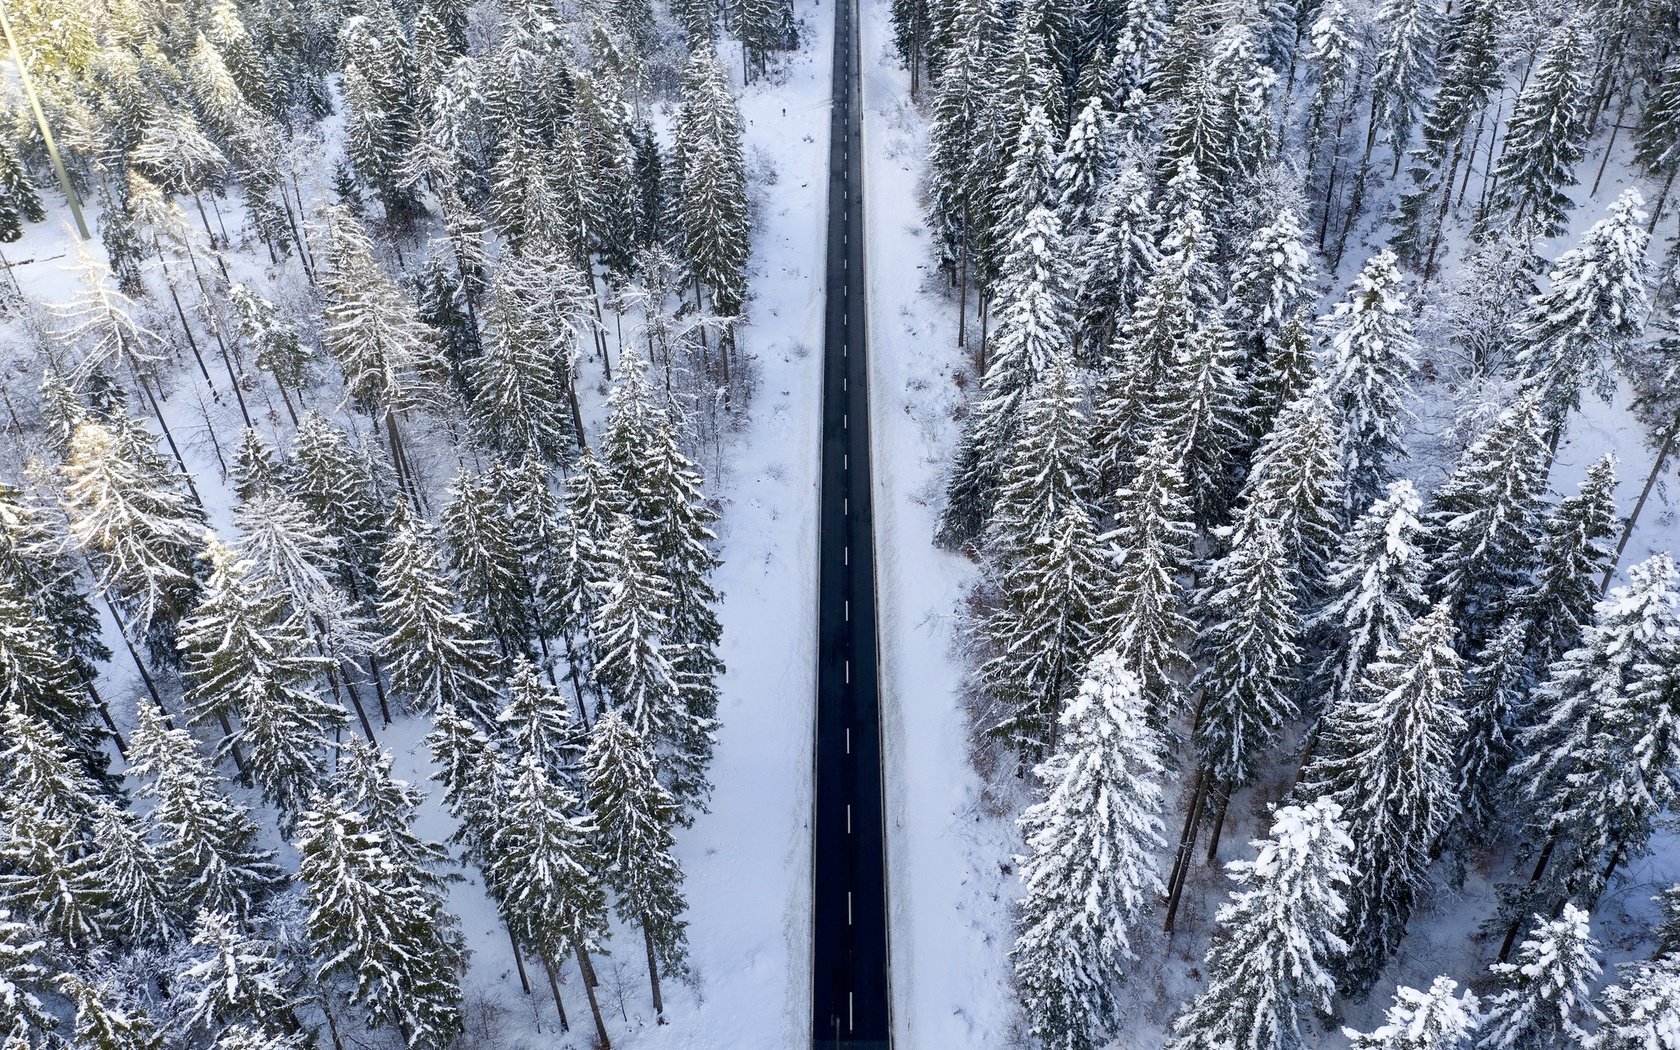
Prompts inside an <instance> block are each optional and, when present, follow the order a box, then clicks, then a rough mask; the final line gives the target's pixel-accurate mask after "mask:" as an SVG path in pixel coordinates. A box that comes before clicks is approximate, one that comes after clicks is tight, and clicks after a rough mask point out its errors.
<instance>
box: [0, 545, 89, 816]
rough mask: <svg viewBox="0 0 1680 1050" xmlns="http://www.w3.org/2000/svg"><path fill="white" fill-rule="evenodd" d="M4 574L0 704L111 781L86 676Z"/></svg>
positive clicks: (0, 615)
mask: <svg viewBox="0 0 1680 1050" xmlns="http://www.w3.org/2000/svg"><path fill="white" fill-rule="evenodd" d="M0 542H3V541H0ZM0 557H3V555H0ZM5 576H6V574H5V573H4V571H3V570H0V704H15V705H17V707H18V708H19V710H21V711H22V712H23V713H24V714H25V715H27V716H29V717H31V718H34V719H38V720H39V721H40V722H42V723H43V724H45V725H46V726H48V727H49V728H50V729H52V730H53V732H55V733H56V734H58V736H59V738H60V740H62V742H63V744H64V746H65V747H66V748H68V749H69V750H70V751H71V753H72V754H74V755H75V758H76V761H77V763H78V764H79V765H80V766H81V767H82V769H83V771H85V772H86V773H87V775H88V776H89V777H92V778H93V779H94V780H95V781H96V782H98V783H100V784H103V785H105V786H106V787H107V788H112V787H114V786H115V781H114V780H113V778H112V777H111V774H110V770H109V767H110V758H109V756H108V755H107V754H106V752H105V749H104V745H105V741H106V740H107V739H109V738H110V736H111V733H110V731H109V730H108V729H107V728H106V727H105V726H104V725H101V724H99V722H98V721H97V719H98V717H99V715H98V712H99V708H98V707H97V706H96V705H95V704H94V702H93V697H92V696H91V695H90V694H89V693H88V691H87V690H86V688H85V684H84V682H85V680H78V675H77V672H76V670H75V668H74V666H73V665H72V664H71V663H70V662H68V661H66V660H65V659H64V658H63V657H62V656H61V655H60V653H61V650H60V648H59V646H58V642H57V639H55V638H54V637H53V631H52V628H51V627H50V626H49V625H48V624H47V623H46V622H44V621H43V620H42V619H40V617H39V616H38V615H37V613H36V611H35V610H34V609H32V608H31V607H30V605H29V603H28V601H27V600H26V599H25V598H24V594H23V592H20V591H17V590H15V589H14V587H15V584H14V583H13V582H12V580H11V579H7V578H5ZM78 597H79V595H78ZM37 600H45V601H51V600H52V599H51V598H50V597H47V596H37Z"/></svg>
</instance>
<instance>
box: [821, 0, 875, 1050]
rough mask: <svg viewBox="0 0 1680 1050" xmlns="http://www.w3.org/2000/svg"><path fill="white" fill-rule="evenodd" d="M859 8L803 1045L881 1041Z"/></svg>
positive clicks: (839, 307)
mask: <svg viewBox="0 0 1680 1050" xmlns="http://www.w3.org/2000/svg"><path fill="white" fill-rule="evenodd" d="M861 96H862V92H861V91H860V89H859V87H858V46H857V0H836V10H835V32H834V103H833V108H832V118H831V120H832V123H831V128H830V143H831V145H830V155H829V182H828V275H827V312H826V315H825V321H824V326H825V334H824V338H823V358H824V365H823V423H822V511H821V517H820V521H821V526H820V527H821V537H820V543H819V550H820V554H819V558H820V559H821V564H820V566H819V568H818V585H817V587H818V591H817V622H818V628H817V630H818V635H817V641H818V649H817V719H816V740H815V755H814V766H815V780H816V792H815V800H814V803H813V814H812V830H811V850H812V879H811V881H812V911H813V915H812V938H811V1045H812V1047H813V1048H814V1050H815V1048H823V1047H827V1048H831V1050H832V1048H835V1047H847V1048H852V1050H865V1048H871V1050H873V1048H886V1047H889V1046H890V1045H891V1042H892V1025H891V1017H890V995H889V991H888V963H887V887H886V835H885V831H884V819H883V816H884V811H883V806H882V787H881V705H880V691H879V683H878V678H877V673H876V648H875V547H874V519H873V516H872V514H871V500H870V486H869V373H868V366H867V359H866V358H865V356H864V353H865V349H866V347H865V340H864V332H865V317H866V313H865V305H864V287H865V281H864V274H863V164H862V160H863V139H862V124H861V116H862V114H861V107H862V99H861Z"/></svg>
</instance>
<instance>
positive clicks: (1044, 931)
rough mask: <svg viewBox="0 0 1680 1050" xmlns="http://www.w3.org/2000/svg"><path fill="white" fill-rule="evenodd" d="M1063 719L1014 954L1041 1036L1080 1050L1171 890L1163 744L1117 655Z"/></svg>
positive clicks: (1112, 1016) (1032, 816) (1032, 847)
mask: <svg viewBox="0 0 1680 1050" xmlns="http://www.w3.org/2000/svg"><path fill="white" fill-rule="evenodd" d="M1060 722H1061V727H1062V729H1061V733H1060V735H1059V739H1058V741H1057V744H1056V747H1055V750H1054V752H1053V753H1052V755H1051V756H1050V758H1049V759H1048V760H1046V761H1045V762H1042V763H1040V764H1039V765H1038V767H1037V768H1036V770H1035V771H1034V772H1035V773H1036V775H1037V777H1038V779H1039V781H1040V782H1041V783H1042V784H1043V785H1044V796H1043V798H1042V799H1040V800H1039V801H1038V802H1036V803H1034V804H1033V805H1032V806H1030V807H1028V809H1027V811H1026V812H1025V813H1024V814H1022V816H1021V819H1020V827H1021V830H1022V832H1023V834H1024V836H1025V838H1026V843H1027V849H1028V851H1029V852H1028V854H1027V855H1026V856H1023V857H1019V858H1017V863H1018V864H1020V866H1021V878H1022V881H1023V882H1024V883H1025V884H1026V896H1025V898H1024V899H1023V900H1022V903H1021V916H1020V919H1019V921H1018V924H1017V931H1018V932H1017V936H1016V940H1015V946H1014V948H1013V949H1012V950H1011V953H1010V954H1011V955H1012V957H1013V958H1014V963H1015V974H1016V980H1017V981H1018V982H1019V984H1020V987H1021V993H1022V998H1023V1005H1024V1007H1025V1009H1026V1012H1027V1016H1028V1019H1029V1023H1030V1025H1031V1027H1032V1032H1033V1034H1034V1035H1035V1036H1037V1037H1038V1039H1039V1040H1040V1041H1041V1042H1042V1043H1043V1044H1044V1045H1045V1046H1055V1047H1065V1048H1068V1050H1081V1048H1087V1047H1095V1046H1097V1045H1100V1041H1101V1039H1102V1037H1103V1036H1104V1035H1105V1034H1106V1033H1107V1032H1109V1031H1111V1030H1113V1028H1114V1026H1115V1025H1116V1023H1117V1022H1118V1020H1119V1006H1120V1004H1119V1001H1118V999H1117V992H1118V991H1119V984H1120V982H1121V980H1123V978H1124V977H1125V969H1124V967H1125V964H1126V963H1127V962H1129V961H1130V960H1131V959H1133V958H1135V954H1134V953H1133V951H1132V949H1131V932H1130V928H1131V927H1132V926H1133V925H1134V924H1135V923H1136V922H1137V920H1138V918H1139V917H1140V915H1141V913H1142V912H1143V910H1144V909H1145V908H1146V907H1148V906H1149V904H1150V902H1151V898H1152V897H1153V895H1154V894H1158V893H1161V892H1162V891H1163V889H1164V887H1163V886H1162V885H1161V880H1160V877H1159V875H1158V874H1157V872H1156V858H1157V856H1158V855H1159V853H1160V851H1161V849H1162V848H1163V847H1164V846H1165V844H1166V841H1165V835H1164V833H1163V830H1162V826H1161V809H1162V801H1163V794H1164V791H1163V785H1162V781H1163V779H1164V777H1165V773H1166V767H1165V765H1164V762H1163V755H1164V751H1165V748H1164V744H1163V741H1162V739H1161V736H1160V733H1159V731H1158V730H1156V729H1155V728H1154V727H1153V726H1152V724H1151V721H1150V718H1149V714H1148V709H1147V705H1146V704H1145V701H1144V697H1143V691H1142V689H1141V688H1140V686H1139V683H1138V679H1137V676H1136V675H1134V674H1132V673H1131V672H1130V671H1128V670H1127V669H1126V668H1125V666H1124V665H1123V664H1122V663H1121V660H1120V658H1119V656H1117V655H1116V654H1115V653H1113V652H1108V653H1103V654H1101V655H1099V656H1097V657H1096V658H1095V659H1094V660H1092V661H1091V666H1090V668H1089V669H1088V670H1087V671H1086V672H1085V673H1084V680H1083V682H1082V683H1081V685H1080V687H1079V691H1078V694H1077V695H1076V696H1075V697H1074V698H1073V699H1072V700H1071V701H1069V703H1068V704H1067V706H1066V708H1065V709H1064V710H1063V711H1062V712H1061V715H1060Z"/></svg>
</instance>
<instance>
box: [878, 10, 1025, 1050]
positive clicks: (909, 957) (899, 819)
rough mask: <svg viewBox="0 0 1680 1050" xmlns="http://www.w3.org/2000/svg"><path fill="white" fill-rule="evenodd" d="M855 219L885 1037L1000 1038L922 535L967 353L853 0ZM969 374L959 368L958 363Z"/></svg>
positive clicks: (907, 144) (934, 575)
mask: <svg viewBox="0 0 1680 1050" xmlns="http://www.w3.org/2000/svg"><path fill="white" fill-rule="evenodd" d="M859 18H860V21H861V23H862V24H861V27H860V28H861V34H862V68H863V98H864V106H865V112H864V120H863V140H864V178H865V187H866V191H865V197H864V212H865V216H866V220H865V221H866V222H867V224H868V231H869V232H868V239H867V244H868V251H869V258H868V272H869V317H870V324H869V360H870V368H871V380H870V392H871V398H872V405H871V413H870V417H871V420H872V424H871V425H872V433H871V435H870V436H871V440H872V442H873V449H874V458H873V462H874V464H875V478H874V481H875V492H876V499H875V513H876V527H875V536H876V548H877V549H876V559H877V573H876V575H877V587H878V588H879V594H880V598H879V602H880V612H881V623H880V631H881V673H882V696H883V711H882V718H883V720H884V725H883V735H884V738H885V755H886V771H887V786H886V794H887V818H888V824H887V868H888V872H889V875H890V880H891V881H890V885H889V886H888V893H889V896H890V899H891V908H892V917H891V921H892V980H893V1026H894V1035H895V1039H896V1040H897V1044H898V1045H899V1046H903V1047H965V1048H966V1047H972V1048H976V1050H979V1048H986V1047H1004V1046H1012V1045H1018V1043H1019V1040H1018V1039H1017V1038H1016V1037H1015V1036H1014V1034H1013V1033H1012V1031H1011V1028H1012V1023H1013V1017H1014V1014H1015V1010H1014V1006H1013V998H1014V996H1013V993H1012V991H1011V989H1010V987H1009V983H1008V982H1009V977H1008V970H1009V966H1008V950H1009V944H1008V941H1007V939H1006V938H1007V936H1008V929H1009V920H1010V913H1011V911H1012V907H1013V901H1014V899H1015V894H1016V892H1017V884H1016V881H1015V879H1014V878H1013V877H1012V876H1011V875H1009V874H1007V873H1006V872H1005V871H1004V870H1003V869H1002V867H1001V866H1000V865H1001V864H1003V863H1005V862H1007V861H1008V858H1009V857H1010V856H1011V855H1012V854H1013V853H1015V852H1016V851H1017V849H1018V843H1017V841H1016V836H1015V832H1014V823H1013V820H1012V819H1011V818H1010V816H1009V815H1008V811H1010V810H1012V809H1013V807H1014V802H1013V801H1009V802H1006V803H1005V804H1004V805H1003V806H1001V807H1000V806H999V805H998V804H997V803H996V802H995V801H993V800H991V799H989V798H988V792H987V789H986V785H985V784H984V783H983V781H982V780H981V777H980V775H979V774H978V773H977V772H976V771H975V770H974V768H973V767H972V766H971V765H970V763H969V748H968V734H969V726H968V715H967V712H966V710H965V708H964V706H963V696H962V693H961V691H960V683H961V682H962V679H963V677H964V676H963V670H962V668H963V662H962V661H963V657H962V656H961V654H960V653H959V652H958V651H957V648H956V646H957V642H958V639H957V636H956V632H957V627H958V624H957V620H956V613H957V611H958V609H959V607H960V604H961V602H962V600H963V596H964V593H965V592H966V590H967V588H968V585H969V582H970V580H971V578H972V575H973V571H974V569H973V566H972V565H971V564H970V563H969V562H967V561H966V560H964V559H962V558H960V557H958V556H955V555H952V554H949V553H946V552H944V551H939V550H936V549H935V548H934V547H933V543H932V537H933V526H934V518H935V515H936V513H937V510H938V506H939V502H940V498H941V492H942V488H941V487H942V485H943V479H944V473H945V465H946V463H947V462H949V459H950V455H951V450H952V449H953V448H954V447H955V443H956V438H957V429H958V428H957V424H956V421H955V419H954V418H953V411H954V410H955V408H956V407H957V406H958V405H959V404H960V401H961V391H960V389H959V388H958V387H957V386H956V384H955V383H954V382H953V371H954V370H956V369H959V368H962V369H964V370H966V369H967V365H966V363H965V362H964V361H963V360H962V357H961V354H960V351H958V350H956V349H955V332H954V329H953V325H954V321H955V316H956V311H955V309H954V304H946V303H944V302H941V301H940V300H938V299H936V298H935V295H937V294H938V293H939V292H940V291H941V288H940V277H939V275H938V273H937V272H936V271H935V270H934V268H933V265H932V260H931V257H930V256H929V254H928V240H927V235H926V231H925V230H924V228H923V225H922V208H921V204H920V202H919V199H918V196H917V181H918V179H919V177H920V173H921V170H922V166H923V160H922V158H923V157H924V156H925V148H924V141H923V128H922V125H921V119H920V117H919V116H918V115H917V114H916V113H915V111H914V110H913V109H911V108H910V107H909V103H908V99H909V80H908V76H907V74H906V73H905V71H904V70H903V68H902V67H901V65H900V63H899V62H898V59H897V57H896V56H895V55H893V54H892V50H891V27H890V24H889V21H888V19H889V7H888V5H887V4H885V3H882V2H879V0H865V2H863V3H862V4H860V7H859ZM970 379H972V377H971V376H970Z"/></svg>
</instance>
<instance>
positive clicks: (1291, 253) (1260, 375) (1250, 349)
mask: <svg viewBox="0 0 1680 1050" xmlns="http://www.w3.org/2000/svg"><path fill="white" fill-rule="evenodd" d="M1317 280H1318V274H1317V272H1316V270H1315V268H1314V266H1313V262H1312V254H1311V252H1310V250H1309V249H1308V247H1307V243H1306V233H1305V232H1304V231H1303V230H1302V229H1301V222H1300V219H1299V218H1298V217H1297V216H1296V214H1295V209H1293V208H1291V207H1288V206H1285V207H1283V208H1280V209H1279V210H1278V213H1277V215H1276V217H1275V218H1273V219H1272V221H1271V222H1269V223H1268V224H1266V225H1265V226H1263V227H1261V228H1260V229H1259V230H1257V231H1256V232H1255V234H1254V236H1253V237H1252V238H1251V239H1250V240H1249V242H1248V244H1247V245H1245V246H1243V249H1242V253H1241V254H1240V255H1239V256H1238V257H1237V259H1236V262H1235V263H1234V264H1233V265H1232V268H1231V290H1230V293H1229V294H1228V295H1227V297H1226V300H1225V311H1226V320H1227V321H1228V323H1229V324H1230V326H1231V329H1232V331H1233V332H1234V333H1235V335H1236V338H1237V343H1238V346H1239V348H1240V350H1241V367H1240V368H1239V375H1240V376H1241V378H1243V379H1244V380H1247V381H1248V382H1249V383H1250V384H1251V385H1252V386H1258V385H1260V383H1261V381H1262V380H1271V379H1273V378H1274V376H1273V373H1274V372H1275V371H1277V363H1278V361H1279V359H1280V357H1281V356H1282V354H1283V353H1284V351H1285V339H1286V336H1287V334H1288V327H1289V325H1290V324H1291V322H1292V321H1294V320H1295V318H1296V316H1297V315H1298V314H1299V313H1300V311H1301V310H1302V309H1303V308H1305V307H1307V306H1308V305H1309V304H1310V302H1311V300H1312V299H1313V298H1314V295H1313V293H1314V290H1315V286H1316V284H1317ZM1298 393H1299V391H1298V390H1290V391H1288V392H1287V394H1286V395H1285V396H1284V397H1283V398H1282V399H1278V395H1277V393H1276V392H1274V391H1271V390H1266V391H1264V394H1265V395H1266V398H1265V399H1266V400H1272V401H1274V407H1272V408H1271V410H1270V412H1268V413H1266V414H1265V415H1264V417H1263V418H1262V419H1259V420H1250V421H1249V432H1250V435H1251V444H1252V443H1254V442H1258V441H1259V439H1260V438H1261V436H1263V435H1264V433H1265V431H1264V427H1265V426H1266V425H1267V424H1269V423H1270V421H1271V416H1273V415H1275V414H1276V409H1277V408H1280V407H1282V402H1283V401H1286V400H1289V399H1291V398H1292V397H1293V396H1294V395H1295V394H1298ZM1261 395H1262V391H1261V390H1253V391H1251V392H1250V395H1249V405H1250V407H1251V410H1252V409H1253V408H1258V407H1260V406H1261V402H1262V396H1261Z"/></svg>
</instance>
